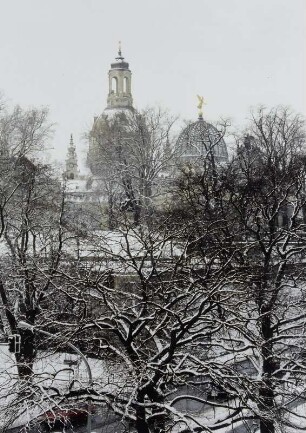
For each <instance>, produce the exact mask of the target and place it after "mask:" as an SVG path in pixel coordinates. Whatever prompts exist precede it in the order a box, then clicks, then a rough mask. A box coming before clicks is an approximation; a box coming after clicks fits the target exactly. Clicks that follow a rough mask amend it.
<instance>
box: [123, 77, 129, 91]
mask: <svg viewBox="0 0 306 433" xmlns="http://www.w3.org/2000/svg"><path fill="white" fill-rule="evenodd" d="M123 92H124V93H129V79H128V77H124V79H123Z"/></svg>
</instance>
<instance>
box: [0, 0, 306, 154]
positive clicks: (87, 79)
mask: <svg viewBox="0 0 306 433" xmlns="http://www.w3.org/2000/svg"><path fill="white" fill-rule="evenodd" d="M0 6H1V10H0V16H1V25H0V89H1V91H2V92H3V93H4V95H5V97H6V99H7V100H8V101H9V103H10V104H17V103H18V104H20V105H21V106H23V107H29V106H48V107H49V109H50V118H51V120H52V122H54V123H55V124H56V125H55V135H54V139H53V143H52V145H53V147H54V150H53V155H54V156H55V157H56V158H58V159H64V158H65V155H66V151H67V146H68V143H69V135H70V133H73V135H74V139H75V144H76V145H77V148H78V150H79V152H80V159H81V158H82V157H84V153H85V150H86V143H85V142H84V140H82V135H83V134H84V132H86V131H87V130H88V129H89V128H90V126H91V124H92V120H93V116H94V115H99V114H101V113H102V111H103V109H104V108H105V107H106V98H107V92H108V81H107V73H108V70H109V67H110V63H111V62H112V61H113V59H114V57H115V56H116V54H117V46H118V41H119V40H121V41H122V51H123V55H124V56H125V58H126V60H127V61H128V62H129V63H130V69H131V70H132V73H133V77H132V92H133V97H134V103H135V106H136V107H137V108H143V107H145V106H148V105H154V104H159V105H161V106H163V107H166V108H168V109H169V110H170V111H171V112H173V113H174V114H179V115H180V116H181V117H182V118H183V119H196V117H197V109H196V105H197V101H196V95H197V94H200V95H203V96H204V97H205V98H206V100H207V105H206V106H205V111H204V114H205V116H206V118H207V119H208V120H217V119H218V118H219V117H221V116H222V117H230V118H232V119H233V123H234V124H235V125H236V126H238V125H240V124H243V123H244V122H245V119H246V117H247V115H248V112H249V109H250V107H251V106H256V105H258V104H264V105H266V106H268V107H270V106H275V105H277V104H283V105H289V106H291V107H292V108H293V109H294V110H295V111H297V112H300V113H302V114H304V115H305V114H306V25H305V24H306V22H305V21H306V1H305V0H150V1H149V0H0ZM82 154H83V156H82Z"/></svg>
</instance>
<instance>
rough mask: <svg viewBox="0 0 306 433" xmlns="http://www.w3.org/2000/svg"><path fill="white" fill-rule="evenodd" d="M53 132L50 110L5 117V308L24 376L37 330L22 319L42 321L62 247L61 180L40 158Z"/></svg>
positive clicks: (0, 282) (1, 142) (0, 226)
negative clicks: (17, 343) (18, 339)
mask: <svg viewBox="0 0 306 433" xmlns="http://www.w3.org/2000/svg"><path fill="white" fill-rule="evenodd" d="M49 133H50V125H49V124H48V121H47V112H46V111H45V110H29V111H23V110H22V109H21V108H19V107H17V108H15V109H14V110H13V111H12V112H11V113H10V112H6V111H3V112H2V115H1V117H0V151H1V154H0V164H1V182H0V234H1V238H0V239H1V247H2V250H3V251H4V254H3V255H2V266H1V270H0V273H1V277H0V299H1V312H2V321H3V324H4V328H5V332H6V333H7V334H11V335H13V334H18V335H20V336H21V346H20V350H18V351H17V353H16V354H15V357H16V362H17V366H18V372H19V375H20V377H25V378H26V377H29V376H31V373H32V366H33V360H34V358H35V352H36V350H35V345H34V339H33V334H32V333H31V332H29V331H27V330H21V329H19V328H18V321H19V320H20V319H26V320H27V321H28V322H29V323H32V324H34V323H35V322H36V321H37V320H41V319H39V318H40V317H41V313H42V305H43V302H46V295H47V294H48V288H49V287H50V284H51V281H52V278H53V277H54V275H55V273H56V269H57V267H58V265H59V262H60V257H61V249H62V231H61V230H62V229H61V218H62V212H63V206H62V204H63V203H62V199H61V193H60V185H59V183H58V181H57V179H56V178H55V176H54V175H53V174H52V171H51V169H50V167H47V166H45V165H43V164H41V163H40V162H39V161H38V159H37V152H38V151H40V150H42V149H43V146H44V142H45V140H46V138H47V137H48V135H49ZM35 155H36V159H35V158H34V159H33V156H35Z"/></svg>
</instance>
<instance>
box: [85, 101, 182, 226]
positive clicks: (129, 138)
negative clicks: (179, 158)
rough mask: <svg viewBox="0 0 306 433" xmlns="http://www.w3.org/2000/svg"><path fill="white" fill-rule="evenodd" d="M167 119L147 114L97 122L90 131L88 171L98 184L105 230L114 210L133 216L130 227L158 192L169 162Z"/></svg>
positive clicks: (160, 113)
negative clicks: (105, 209) (102, 197)
mask: <svg viewBox="0 0 306 433" xmlns="http://www.w3.org/2000/svg"><path fill="white" fill-rule="evenodd" d="M174 122H175V119H174V118H171V117H170V116H169V115H168V113H166V112H164V111H162V110H161V109H159V110H154V109H152V108H149V109H147V110H144V111H142V112H138V111H131V112H128V113H125V112H124V113H122V112H119V113H117V114H115V115H114V116H113V117H112V118H110V119H108V118H107V116H106V117H105V118H104V117H102V118H101V119H97V120H96V122H95V124H94V127H93V129H92V131H91V135H90V140H91V143H92V145H91V150H90V152H89V165H90V167H91V169H92V171H93V173H94V174H95V175H97V176H98V177H100V179H101V184H100V185H101V186H100V188H101V190H102V194H103V193H104V195H105V196H106V204H107V207H108V214H109V218H108V219H109V227H111V228H113V227H114V223H115V210H116V208H117V210H118V209H119V210H121V211H123V212H124V211H128V212H131V213H132V214H133V219H134V222H135V224H139V222H140V215H141V214H143V215H144V214H146V213H147V214H148V213H150V211H151V210H152V208H153V201H154V200H156V198H157V197H158V195H160V194H161V193H162V192H163V191H161V189H162V174H163V172H164V171H166V169H167V170H169V168H170V167H169V166H170V164H171V162H173V156H174V147H173V133H172V129H173V125H174Z"/></svg>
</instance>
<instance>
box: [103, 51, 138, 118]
mask: <svg viewBox="0 0 306 433" xmlns="http://www.w3.org/2000/svg"><path fill="white" fill-rule="evenodd" d="M115 60H116V62H115V63H112V64H111V69H110V70H109V72H108V87H109V91H108V97H107V108H106V110H112V109H119V110H120V109H123V110H124V109H130V110H133V98H132V92H131V80H132V73H131V71H130V69H129V64H128V63H127V62H126V61H125V59H124V57H123V56H122V52H121V45H120V43H119V50H118V57H116V59H115Z"/></svg>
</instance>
